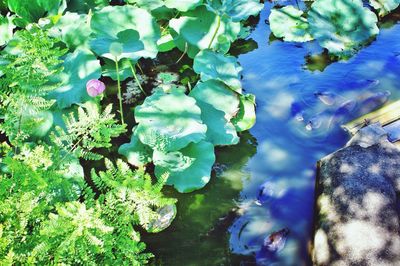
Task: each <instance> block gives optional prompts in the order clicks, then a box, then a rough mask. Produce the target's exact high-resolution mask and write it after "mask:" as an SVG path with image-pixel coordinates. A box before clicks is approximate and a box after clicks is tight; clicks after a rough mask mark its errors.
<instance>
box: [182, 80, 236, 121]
mask: <svg viewBox="0 0 400 266" xmlns="http://www.w3.org/2000/svg"><path fill="white" fill-rule="evenodd" d="M189 95H190V96H191V97H193V98H195V99H196V101H197V102H205V103H207V104H209V105H211V106H212V107H214V108H215V109H217V110H219V111H222V112H224V116H225V118H226V119H227V120H230V119H231V118H232V117H233V116H235V115H236V113H237V112H238V110H239V96H238V94H237V93H236V92H234V91H232V90H231V89H230V88H229V87H227V86H226V85H225V84H224V83H222V82H220V81H217V80H208V81H206V82H198V83H197V85H196V86H195V87H194V88H193V90H192V91H191V92H190V94H189Z"/></svg>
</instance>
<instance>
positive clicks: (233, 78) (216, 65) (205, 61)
mask: <svg viewBox="0 0 400 266" xmlns="http://www.w3.org/2000/svg"><path fill="white" fill-rule="evenodd" d="M193 69H194V71H195V72H196V73H198V74H200V77H201V80H202V81H207V80H210V79H216V80H220V81H222V82H224V83H225V84H226V85H228V86H230V87H231V88H232V89H233V90H235V91H238V92H241V88H242V85H241V82H240V72H242V67H241V66H240V65H239V63H238V61H237V58H236V57H233V56H226V55H223V54H220V53H216V52H214V51H212V50H209V49H206V50H203V51H201V52H200V53H198V54H197V55H196V57H195V58H194V63H193Z"/></svg>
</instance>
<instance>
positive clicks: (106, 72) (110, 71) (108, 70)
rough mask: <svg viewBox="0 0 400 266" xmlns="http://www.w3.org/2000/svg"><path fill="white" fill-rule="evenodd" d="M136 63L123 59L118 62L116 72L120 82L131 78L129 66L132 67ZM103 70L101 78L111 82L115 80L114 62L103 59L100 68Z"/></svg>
mask: <svg viewBox="0 0 400 266" xmlns="http://www.w3.org/2000/svg"><path fill="white" fill-rule="evenodd" d="M135 64H136V62H134V61H132V60H130V59H126V58H123V59H121V60H119V61H118V70H119V78H120V80H125V79H127V78H130V77H133V74H132V69H131V65H132V66H134V65H135ZM101 67H102V69H103V76H105V77H110V78H112V79H113V80H117V70H116V66H115V62H114V61H112V60H109V59H104V65H102V66H101Z"/></svg>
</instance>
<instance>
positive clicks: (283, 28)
mask: <svg viewBox="0 0 400 266" xmlns="http://www.w3.org/2000/svg"><path fill="white" fill-rule="evenodd" d="M370 2H371V5H372V7H373V8H375V9H376V10H377V11H378V13H379V15H380V16H383V15H386V14H388V13H389V12H390V11H391V10H393V9H395V8H396V7H398V6H399V4H400V2H399V1H370ZM269 22H270V25H271V31H272V33H273V34H274V35H275V36H276V37H278V38H283V40H285V41H294V42H306V41H311V40H314V39H315V40H316V41H318V43H319V44H320V45H321V46H322V47H324V48H326V49H327V50H328V51H329V53H330V54H332V55H335V56H338V57H340V58H349V57H350V56H351V55H353V54H354V53H355V52H357V51H358V50H359V49H360V48H361V47H362V46H363V45H365V44H368V43H369V42H370V41H371V40H372V39H373V38H374V37H375V36H376V35H377V34H378V33H379V29H378V27H377V22H378V18H377V17H376V15H375V14H374V13H373V12H372V11H371V10H370V9H368V8H367V7H364V6H363V3H362V1H360V0H357V1H348V0H340V1H334V2H333V1H328V0H317V1H314V2H313V4H312V5H311V7H310V9H309V10H307V12H306V13H304V12H303V11H301V10H299V9H297V8H295V7H294V6H290V5H289V6H285V7H282V8H274V9H272V10H271V15H270V17H269Z"/></svg>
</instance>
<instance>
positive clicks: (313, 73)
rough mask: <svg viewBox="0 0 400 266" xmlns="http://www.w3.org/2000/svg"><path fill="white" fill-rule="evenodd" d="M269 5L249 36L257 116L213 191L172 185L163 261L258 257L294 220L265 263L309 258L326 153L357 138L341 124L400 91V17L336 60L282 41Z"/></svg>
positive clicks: (155, 240)
mask: <svg viewBox="0 0 400 266" xmlns="http://www.w3.org/2000/svg"><path fill="white" fill-rule="evenodd" d="M269 5H270V4H267V7H266V8H265V10H264V11H263V12H262V14H261V18H260V22H259V23H258V25H257V27H256V29H255V30H254V31H253V33H252V34H251V35H250V37H249V39H253V40H254V41H255V42H256V43H257V45H258V48H257V49H255V50H253V51H251V52H248V53H246V54H243V55H240V56H239V61H240V63H241V64H242V66H243V68H244V72H243V87H244V89H245V90H246V91H247V92H250V93H253V94H255V95H256V97H257V123H256V125H255V126H254V128H252V129H251V130H250V132H248V133H244V134H242V136H241V142H240V144H238V145H237V146H234V147H227V148H220V149H219V150H218V151H217V164H216V166H215V171H214V173H213V177H212V181H211V182H210V184H208V185H207V187H206V188H205V189H203V190H200V191H197V192H193V193H190V194H177V193H174V192H172V191H171V192H170V193H171V194H172V195H173V196H175V197H177V198H178V199H179V202H178V215H177V217H176V219H175V221H174V222H173V224H172V225H171V227H169V228H168V229H167V230H166V231H164V232H162V233H159V234H155V235H144V236H143V238H144V241H146V242H147V243H148V247H149V250H150V251H151V252H153V253H154V254H155V255H156V258H157V259H156V260H155V261H154V265H174V266H180V265H184V266H189V265H201V266H202V265H255V260H254V252H256V251H257V250H258V249H259V248H260V246H261V244H262V243H263V240H264V238H265V237H267V236H268V235H269V234H271V233H272V232H274V231H277V230H280V229H282V228H286V227H287V228H288V229H289V230H290V233H289V235H288V239H287V241H286V245H285V247H284V248H283V250H281V251H280V252H279V253H277V254H276V256H274V257H271V256H270V257H268V258H267V262H266V264H265V265H307V264H308V263H309V260H308V255H307V254H308V245H309V241H310V234H311V232H312V222H313V204H314V183H315V165H316V162H317V160H318V159H320V158H321V157H323V156H325V155H327V154H329V153H331V152H333V151H335V150H336V149H338V148H340V147H341V146H342V145H343V144H344V143H345V142H346V141H347V140H348V136H347V134H346V133H345V132H343V130H341V129H340V127H339V125H340V124H342V123H344V122H346V121H348V120H351V118H353V117H356V116H358V115H360V114H361V113H363V112H368V111H370V109H373V108H374V107H376V106H378V105H379V104H380V103H382V102H383V101H385V100H387V99H389V101H393V100H397V99H399V98H400V93H399V92H400V90H399V89H398V88H400V24H399V23H398V22H396V21H387V22H386V23H384V24H382V25H381V27H380V28H381V32H380V34H379V35H378V36H377V38H376V40H375V41H374V42H373V43H372V44H370V45H369V46H368V47H365V48H364V49H363V50H361V51H360V52H359V53H358V54H357V55H355V56H354V57H353V58H351V59H350V60H348V61H340V62H333V63H331V64H329V65H327V64H325V62H326V58H327V57H326V56H311V55H317V54H321V53H322V51H323V50H322V49H321V48H320V47H319V46H318V45H317V44H316V43H315V42H309V43H305V44H298V43H284V42H281V41H279V40H274V41H272V39H273V38H270V37H269V35H270V30H269V26H268V25H267V24H266V23H265V22H264V21H265V20H266V19H267V18H268V15H269V9H270V7H269ZM252 43H253V46H254V42H252ZM307 62H308V64H307ZM320 70H323V71H322V72H321V71H320ZM389 94H390V95H389ZM261 188H263V193H260V189H261ZM257 199H258V200H259V201H258V204H256V203H255V201H256V200H257Z"/></svg>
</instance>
